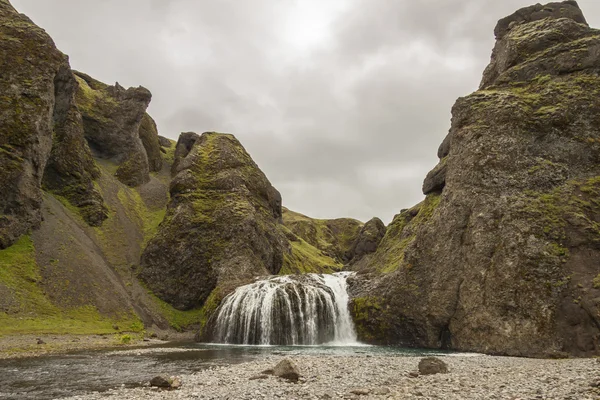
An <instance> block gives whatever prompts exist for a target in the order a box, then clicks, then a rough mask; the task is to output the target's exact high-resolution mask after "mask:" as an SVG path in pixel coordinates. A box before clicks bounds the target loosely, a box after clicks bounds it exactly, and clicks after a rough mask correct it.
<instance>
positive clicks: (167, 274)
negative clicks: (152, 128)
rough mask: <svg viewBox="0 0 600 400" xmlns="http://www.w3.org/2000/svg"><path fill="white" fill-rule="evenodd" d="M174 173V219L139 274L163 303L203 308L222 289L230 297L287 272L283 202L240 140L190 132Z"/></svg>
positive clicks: (152, 245)
mask: <svg viewBox="0 0 600 400" xmlns="http://www.w3.org/2000/svg"><path fill="white" fill-rule="evenodd" d="M172 173H173V180H172V181H171V187H170V193H171V201H170V202H169V206H168V209H167V214H166V217H165V220H164V221H163V223H162V224H161V225H160V227H159V230H158V234H157V235H156V236H155V237H154V238H153V239H152V240H151V241H150V243H149V244H148V247H147V248H146V250H145V251H144V254H143V256H142V260H141V271H140V274H139V276H140V278H141V279H142V280H143V281H144V282H145V283H146V285H147V286H148V287H149V288H150V289H151V290H152V291H153V292H154V293H155V294H156V295H157V296H158V297H159V298H161V299H162V300H164V301H166V302H167V303H169V304H171V305H172V306H174V307H175V308H176V309H179V310H187V309H192V308H198V307H200V306H202V305H203V304H204V302H205V301H206V299H207V298H208V296H209V294H210V293H211V292H212V291H213V290H214V289H215V288H216V287H217V286H220V287H221V289H222V291H223V292H224V293H227V292H228V291H230V290H232V289H233V288H235V287H236V286H238V285H239V284H242V283H247V282H249V281H251V280H252V279H253V278H254V277H256V276H260V275H268V274H277V273H278V272H279V271H280V270H281V267H282V265H283V253H284V250H285V249H286V246H287V241H286V239H285V236H284V235H283V233H282V232H281V231H280V229H279V228H278V224H280V222H281V196H280V194H279V192H278V191H277V190H275V188H273V187H272V186H271V184H270V183H269V181H268V179H267V178H266V177H265V175H264V174H263V173H262V172H261V171H260V169H259V168H258V166H257V165H256V164H255V163H254V161H252V159H251V157H250V156H249V155H248V153H247V152H246V150H245V149H244V148H243V146H242V145H241V144H240V143H239V142H238V141H237V139H235V137H234V136H233V135H228V134H218V133H213V132H206V133H203V134H202V135H197V134H195V133H191V132H188V133H183V134H182V135H181V136H180V137H179V141H178V143H177V147H176V151H175V163H174V164H173V169H172Z"/></svg>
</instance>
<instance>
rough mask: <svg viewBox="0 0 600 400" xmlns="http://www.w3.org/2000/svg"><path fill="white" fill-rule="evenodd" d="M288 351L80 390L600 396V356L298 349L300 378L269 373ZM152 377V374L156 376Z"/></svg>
mask: <svg viewBox="0 0 600 400" xmlns="http://www.w3.org/2000/svg"><path fill="white" fill-rule="evenodd" d="M284 358H285V357H283V356H273V355H271V356H265V357H264V358H261V359H259V360H256V361H252V362H247V363H243V364H236V365H229V366H224V367H215V368H211V369H207V370H203V371H200V372H198V373H195V374H192V375H183V376H181V377H178V379H180V380H181V382H182V386H181V387H180V388H179V389H178V390H170V391H168V390H161V389H158V388H152V387H149V385H148V386H145V387H140V388H135V389H125V388H121V389H115V390H110V391H108V392H104V393H89V394H86V395H80V396H74V397H71V398H69V400H98V399H123V400H139V399H166V400H168V399H411V398H414V399H448V400H450V399H513V400H517V399H572V400H586V399H589V400H592V399H600V387H599V385H600V374H599V372H600V362H599V360H598V359H593V358H588V359H564V360H542V359H527V358H512V357H493V356H483V355H482V356H479V355H464V354H461V355H455V356H443V357H440V359H442V360H443V361H444V362H445V363H446V364H447V366H448V373H440V374H435V375H419V374H418V370H417V366H418V364H419V361H420V360H421V358H420V357H404V356H371V355H364V354H361V355H356V356H295V357H293V358H292V359H293V362H294V363H295V364H296V365H297V366H298V368H299V371H300V374H301V377H300V379H299V381H298V382H296V383H294V382H291V381H288V380H286V379H282V378H277V377H275V376H272V375H264V374H262V373H263V371H264V370H265V369H270V368H273V367H274V366H275V365H276V364H277V363H278V362H280V361H281V360H282V359H284ZM150 378H152V377H151V376H149V377H148V380H150Z"/></svg>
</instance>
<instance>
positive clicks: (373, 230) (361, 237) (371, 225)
mask: <svg viewBox="0 0 600 400" xmlns="http://www.w3.org/2000/svg"><path fill="white" fill-rule="evenodd" d="M385 231H386V228H385V225H384V224H383V222H382V221H381V220H380V219H379V218H372V219H371V220H369V221H368V222H367V223H366V224H365V225H364V226H363V227H362V228H361V229H360V232H359V233H358V237H357V238H356V240H355V241H354V243H353V244H352V247H351V248H350V250H349V252H348V253H347V258H348V259H349V262H350V263H355V262H358V261H359V260H360V259H362V258H363V257H364V256H366V255H367V254H371V253H375V251H376V250H377V247H378V246H379V243H380V242H381V239H383V237H384V235H385Z"/></svg>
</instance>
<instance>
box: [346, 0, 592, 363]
mask: <svg viewBox="0 0 600 400" xmlns="http://www.w3.org/2000/svg"><path fill="white" fill-rule="evenodd" d="M495 34H496V38H497V41H496V45H495V47H494V50H493V52H492V59H491V62H490V65H489V66H488V67H487V68H486V70H485V73H484V76H483V80H482V83H481V87H480V89H479V90H478V91H477V92H475V93H473V94H471V95H469V96H466V97H463V98H460V99H459V100H458V101H457V102H456V104H455V105H454V107H453V109H452V124H451V128H450V132H449V134H448V136H447V138H446V139H445V140H444V142H443V143H442V145H441V146H440V149H439V151H438V155H439V157H440V159H441V160H440V163H439V165H438V166H437V167H436V168H434V170H433V171H432V172H431V173H430V174H429V175H428V176H427V178H426V180H425V183H424V185H423V189H424V192H425V194H427V198H426V200H425V202H424V203H422V204H421V205H419V206H417V207H415V208H413V209H410V210H407V211H405V212H403V213H401V214H400V215H398V216H396V218H395V219H394V221H393V222H392V224H391V225H390V227H388V229H387V232H386V234H385V237H384V238H383V240H382V242H381V244H380V246H379V249H378V250H377V252H376V253H375V254H374V256H373V257H372V258H371V260H370V263H368V264H367V265H365V266H362V267H361V268H362V269H361V274H360V275H359V278H358V279H357V281H356V282H355V287H354V290H355V298H354V300H353V305H352V307H353V311H354V316H355V318H356V319H357V321H359V331H360V332H361V335H362V336H363V338H364V339H367V340H370V341H374V342H390V343H392V342H393V343H404V344H410V345H414V346H422V347H432V348H439V347H442V348H452V349H456V350H465V351H478V352H484V353H494V354H508V355H519V356H555V355H559V356H560V355H565V354H572V355H579V356H581V355H598V354H600V347H599V339H600V283H599V281H600V275H599V273H600V263H599V260H600V229H599V227H600V225H599V223H600V202H599V201H598V195H599V194H600V97H599V96H598V95H599V92H600V75H599V74H600V31H598V30H595V29H591V28H590V27H589V26H588V25H587V24H586V22H585V18H584V17H583V14H582V12H581V10H580V9H579V7H578V6H577V3H576V2H575V1H565V2H562V3H550V4H547V5H545V6H541V5H536V6H532V7H528V8H524V9H522V10H519V11H517V12H516V13H515V14H513V15H511V16H509V17H507V18H504V19H502V20H500V22H499V23H498V26H497V27H496V29H495Z"/></svg>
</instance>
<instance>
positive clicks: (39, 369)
mask: <svg viewBox="0 0 600 400" xmlns="http://www.w3.org/2000/svg"><path fill="white" fill-rule="evenodd" d="M149 349H152V350H153V351H156V352H152V351H149ZM432 353H434V352H432V351H427V350H413V349H405V348H400V347H384V346H352V347H347V346H241V345H240V346H235V345H233V346H232V345H214V344H198V343H189V342H185V343H168V344H165V345H160V346H151V347H144V348H138V349H132V348H127V349H123V348H121V349H118V350H117V349H108V350H106V349H105V350H98V351H83V352H76V353H69V354H63V355H55V356H43V357H36V358H25V359H15V360H0V399H2V400H7V399H11V400H12V399H15V400H17V399H19V400H21V399H36V400H44V399H57V398H62V397H67V396H73V395H78V394H84V393H86V392H90V391H107V390H110V389H115V388H118V387H120V386H125V387H137V386H141V385H143V383H144V382H148V381H149V380H150V379H151V378H152V377H154V376H156V375H169V376H171V375H182V374H189V373H193V372H195V371H199V370H202V369H205V368H209V367H213V366H217V365H226V364H233V363H239V362H244V361H250V360H253V359H256V358H260V357H261V356H264V355H270V354H273V355H289V356H293V355H299V354H302V355H315V356H317V355H333V356H335V355H344V356H348V355H357V356H365V355H369V354H370V355H390V356H420V355H425V354H427V355H430V354H432ZM437 353H439V352H437Z"/></svg>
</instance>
